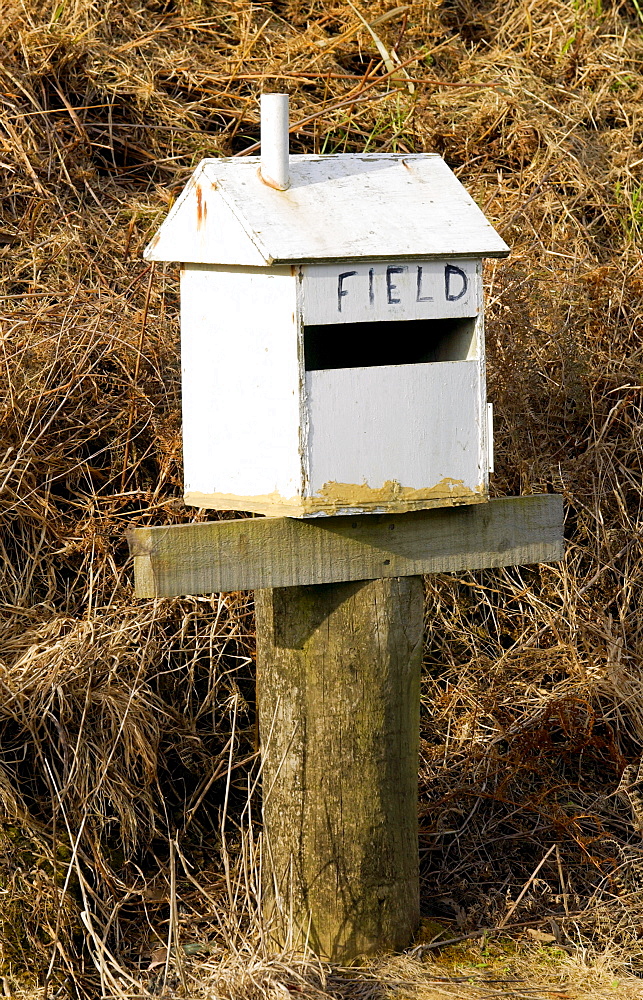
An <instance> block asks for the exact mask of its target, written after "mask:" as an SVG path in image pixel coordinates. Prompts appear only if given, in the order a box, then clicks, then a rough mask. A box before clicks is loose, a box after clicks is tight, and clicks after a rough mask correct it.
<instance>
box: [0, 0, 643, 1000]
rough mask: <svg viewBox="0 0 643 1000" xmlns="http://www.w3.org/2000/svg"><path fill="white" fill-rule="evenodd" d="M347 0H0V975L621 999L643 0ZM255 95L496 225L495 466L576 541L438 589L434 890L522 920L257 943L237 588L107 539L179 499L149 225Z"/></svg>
mask: <svg viewBox="0 0 643 1000" xmlns="http://www.w3.org/2000/svg"><path fill="white" fill-rule="evenodd" d="M357 6H358V8H359V10H360V11H361V12H362V13H363V14H364V16H365V17H366V18H367V19H368V20H369V22H370V23H371V25H372V31H373V32H375V34H376V35H377V38H378V40H379V47H378V44H376V42H375V40H374V39H373V37H372V35H371V34H370V33H369V32H368V31H367V30H366V29H365V28H364V26H363V24H362V22H361V21H360V20H359V18H358V17H357V14H356V13H355V9H354V7H353V6H351V5H350V4H344V3H342V4H321V3H319V2H314V0H312V2H310V3H308V4H306V5H304V4H303V3H299V2H298V0H292V2H288V0H284V2H281V3H276V2H275V3H272V4H256V5H253V4H250V3H247V2H243V0H167V2H166V0H158V2H155V0H141V2H140V3H136V4H131V3H126V2H124V0H107V2H106V3H104V4H103V5H102V6H99V5H98V4H93V3H91V2H88V0H60V2H58V0H51V2H47V3H46V4H44V5H43V4H41V3H38V4H36V3H35V2H33V0H21V2H14V0H9V2H7V3H5V4H4V6H3V8H2V11H1V13H0V22H1V27H2V31H1V32H0V38H1V41H0V53H1V65H0V91H1V95H0V97H1V101H2V105H1V110H0V126H1V127H0V161H1V166H0V169H2V171H3V178H2V186H3V190H2V196H3V197H2V211H1V219H0V263H1V265H2V286H1V287H2V314H1V322H2V366H3V381H2V388H1V389H0V408H1V411H2V428H3V436H2V445H1V447H0V456H1V459H0V483H1V484H2V506H1V507H0V524H1V528H2V530H1V533H0V545H1V546H2V548H1V550H0V558H1V560H2V591H1V592H2V605H1V606H0V619H1V622H2V643H1V645H0V686H1V688H2V697H1V699H0V701H1V703H0V809H1V810H2V825H1V827H0V926H1V933H0V977H2V983H3V984H4V989H5V993H8V994H9V995H13V996H16V997H19V996H30V997H36V996H43V997H44V996H54V995H58V996H67V995H69V996H72V995H74V996H87V997H93V996H96V995H97V993H98V992H100V991H102V993H103V994H104V995H105V996H131V997H134V996H137V997H138V996H147V995H151V994H156V995H158V994H159V993H161V992H163V990H165V994H166V995H173V994H174V993H176V992H179V993H180V992H181V991H183V992H189V994H190V995H194V996H203V997H204V998H206V997H208V998H210V997H215V996H217V997H230V998H235V1000H236V998H242V997H243V998H252V997H257V998H259V997H261V998H264V997H266V998H267V997H271V998H277V997H280V998H283V997H286V996H292V995H297V994H298V995H302V996H309V997H320V996H324V997H351V998H357V997H359V998H367V997H368V998H369V1000H370V998H375V997H377V998H380V997H382V998H383V997H388V996H398V997H406V996H414V997H424V998H426V1000H428V998H429V997H432V996H434V997H435V996H446V995H448V996H459V997H462V998H470V1000H474V998H478V997H482V996H484V997H489V996H495V995H504V996H511V997H526V996H530V997H531V996H534V995H538V996H549V997H557V998H561V997H590V996H591V997H595V998H599V997H609V996H613V995H614V993H615V992H618V993H619V994H621V995H623V996H632V997H634V996H640V995H641V994H642V992H643V987H641V986H640V985H639V983H640V979H639V978H638V977H640V976H641V973H642V972H643V949H642V948H641V943H640V942H641V933H642V931H641V928H642V927H643V904H642V903H641V894H640V888H641V884H642V883H641V880H642V879H643V866H642V860H641V859H642V854H641V851H642V848H641V840H640V830H637V829H636V828H635V825H634V823H633V819H634V817H633V814H632V810H631V806H630V802H629V800H628V798H627V797H626V796H623V795H620V794H618V795H617V794H615V793H616V789H617V787H618V785H619V780H620V777H621V774H622V772H623V770H624V768H625V766H626V765H627V764H629V763H631V762H633V761H636V760H638V759H639V757H640V755H641V751H642V744H643V673H642V655H641V653H642V644H643V631H642V628H641V613H640V587H641V576H642V567H643V562H642V559H643V549H642V544H641V502H642V497H643V493H642V489H641V481H642V478H643V470H642V467H641V466H642V463H641V454H642V444H643V442H642V440H641V435H642V431H641V428H642V426H643V421H642V414H641V391H642V384H643V383H642V375H643V351H642V347H641V343H642V341H641V333H642V330H643V327H642V317H643V266H642V265H643V261H642V257H641V251H640V249H639V244H640V238H641V235H642V228H643V175H642V173H641V166H642V165H643V132H642V131H641V121H642V114H641V113H642V111H643V83H642V82H641V81H642V77H641V73H640V69H641V64H642V60H643V23H642V22H643V13H642V10H641V7H640V6H639V4H638V2H637V0H626V2H618V0H617V2H614V3H610V4H608V3H607V2H606V0H554V2H552V3H548V4H536V3H532V2H530V0H508V2H506V3H503V4H500V3H497V2H495V0H487V2H485V3H481V4H473V3H470V2H469V0H442V2H439V0H436V2H426V0H418V2H412V3H410V4H407V5H404V6H403V7H399V6H398V4H397V0H395V2H394V0H376V2H372V3H370V4H369V5H367V6H366V5H361V4H360V5H357ZM384 54H385V55H384ZM385 74H388V75H387V76H386V79H380V80H379V81H377V78H378V77H383V76H384V75H385ZM262 88H265V89H280V88H286V89H288V91H289V92H290V93H291V95H292V103H293V119H294V121H296V122H299V123H300V128H299V129H298V130H297V131H296V132H295V134H294V136H293V148H294V149H295V150H296V151H321V152H338V151H352V150H355V151H358V150H363V149H365V148H366V149H369V150H376V149H377V150H400V151H411V152H417V151H423V150H433V151H437V152H440V153H442V154H443V155H444V156H445V158H446V159H447V161H448V162H449V164H450V165H451V166H452V167H453V168H454V169H455V170H456V172H457V173H458V175H459V176H460V177H461V178H462V180H463V181H464V182H465V183H466V184H467V186H468V187H469V188H470V190H471V191H472V192H473V193H474V195H475V196H476V197H477V199H478V201H479V203H480V204H481V206H482V207H483V208H484V209H485V211H486V212H487V213H488V214H489V216H490V217H491V219H492V220H493V221H494V222H495V223H496V225H497V226H498V228H499V230H500V231H501V233H502V235H503V236H504V237H505V239H506V240H507V242H508V243H510V245H511V246H512V249H513V252H512V256H511V257H510V259H509V260H508V261H507V262H499V263H494V264H491V265H489V267H488V270H487V287H488V302H489V309H488V340H489V355H490V364H489V386H490V397H491V398H492V399H493V401H494V404H495V411H496V452H497V470H498V471H497V474H496V476H495V479H494V488H495V490H496V492H497V493H498V494H512V493H518V492H522V493H531V492H546V491H554V492H562V493H563V494H564V497H565V501H566V510H567V536H568V552H567V557H566V560H565V562H564V564H562V565H561V566H555V567H541V568H535V567H529V568H522V569H515V570H503V571H493V572H491V571H489V572H484V573H476V574H470V575H467V574H462V575H461V576H460V577H452V576H444V577H440V578H432V579H430V580H429V581H428V582H427V620H428V623H429V626H430V628H429V639H428V643H427V650H426V672H425V678H424V685H425V697H424V700H423V704H424V718H423V743H422V767H421V852H422V866H423V869H422V870H423V900H424V908H425V911H426V915H427V917H430V918H431V919H433V920H437V921H439V924H440V926H441V928H442V930H441V931H440V932H439V933H440V934H441V935H442V938H443V939H444V937H445V936H446V937H449V938H452V937H456V938H457V937H462V936H464V935H467V934H472V933H474V932H477V931H479V929H480V928H490V929H492V930H493V929H494V928H497V927H498V926H499V925H500V924H501V923H502V922H503V921H505V920H507V917H508V914H509V913H510V911H511V919H510V921H508V924H509V925H510V927H511V928H512V930H511V935H512V936H511V938H503V937H502V935H497V934H494V933H491V934H490V936H489V937H488V939H484V940H483V942H482V947H481V946H480V943H479V942H478V943H475V944H470V940H471V939H465V941H464V943H463V944H462V946H459V945H455V946H453V947H454V948H455V951H453V949H451V948H444V949H442V950H440V949H439V948H436V947H433V946H432V947H429V948H424V950H423V951H422V950H421V951H419V952H417V953H416V954H415V956H413V955H409V956H404V957H401V958H396V959H392V960H387V961H386V962H384V963H381V964H379V965H374V966H372V967H369V969H365V970H359V971H358V972H357V971H353V972H350V973H349V972H342V971H341V970H333V969H329V968H327V967H323V966H320V965H319V964H318V963H316V962H315V961H314V960H313V959H312V958H310V959H301V958H297V957H293V956H288V955H282V956H270V955H269V954H268V953H267V952H266V950H265V949H264V947H263V944H262V928H261V924H260V921H259V919H258V906H259V902H258V887H257V884H256V881H257V862H256V851H257V844H256V830H255V828H254V820H253V817H254V815H255V814H256V811H257V808H258V804H257V802H256V793H255V794H251V795H250V798H249V792H252V790H253V789H254V786H255V777H256V771H255V767H256V765H255V751H256V745H255V732H254V706H253V698H254V691H253V683H252V658H253V639H252V614H251V612H252V609H251V604H250V601H249V598H248V597H247V596H246V595H227V596H223V597H219V596H214V597H213V598H208V599H200V598H185V599H183V600H176V601H162V602H156V603H155V602H151V601H148V602H143V601H135V600H134V599H133V596H132V589H131V576H130V571H129V567H128V563H127V550H126V545H125V542H124V529H125V527H126V526H127V525H128V524H131V523H137V524H161V523H171V522H179V521H182V520H190V519H194V518H195V517H197V518H198V517H200V516H201V515H200V514H198V513H197V512H195V511H190V510H187V509H186V508H184V506H183V504H182V502H181V499H180V497H181V446H180V416H179V360H178V336H177V311H178V291H177V275H176V272H175V269H174V268H173V267H172V266H168V267H157V268H156V269H153V268H150V267H148V266H147V265H145V264H144V263H143V262H142V261H141V256H140V254H141V249H142V247H143V246H144V245H145V242H146V241H147V240H148V239H149V237H150V235H151V234H152V233H153V232H154V230H155V228H156V227H157V225H158V224H159V222H160V221H161V219H162V218H163V217H164V215H165V213H166V211H167V208H168V206H169V205H170V204H171V202H172V200H173V199H174V198H175V197H176V195H177V193H178V192H179V191H180V189H181V187H182V185H183V183H184V182H185V180H186V179H187V177H188V176H189V174H190V172H191V170H192V168H193V167H194V165H195V164H196V162H198V160H199V159H200V158H201V157H202V156H203V155H206V154H207V155H234V154H237V153H243V151H244V150H246V149H248V148H249V147H250V146H251V145H252V144H253V143H254V142H255V141H256V139H257V137H258V109H257V97H258V94H259V93H260V91H261V89H262ZM224 803H225V804H226V805H225V807H224ZM553 845H555V849H554V850H553V851H551V853H549V854H548V852H549V851H550V848H551V847H552V846H553ZM543 858H546V861H545V862H544V864H543V865H542V867H540V868H539V867H538V866H539V865H540V863H541V862H542V861H543ZM535 872H537V873H536V874H534V873H535ZM521 893H522V895H521ZM518 900H520V901H519V902H518ZM516 904H517V905H516ZM552 920H553V924H552ZM516 925H517V926H516ZM529 928H531V929H535V930H536V931H538V932H539V933H540V934H541V935H542V934H544V935H545V938H544V939H543V938H541V939H539V941H538V942H536V943H534V940H533V938H530V937H529V935H528V933H527V931H528V930H529ZM552 928H553V930H552ZM507 941H508V942H509V944H507ZM502 942H505V943H504V944H503V943H502ZM511 942H513V944H512V943H511ZM436 943H437V942H436V941H434V942H433V945H435V944H436ZM425 944H429V945H430V944H431V941H430V940H429V942H425ZM168 946H169V951H168V950H167V949H168ZM458 947H461V948H462V949H464V950H462V951H458V950H457V949H458ZM494 948H495V949H497V953H494V954H495V957H493V956H492V958H493V960H491V959H490V958H489V955H490V954H492V952H493V949H494ZM476 949H477V951H476ZM485 949H486V954H485ZM499 968H500V972H498V969H499ZM503 969H506V971H502V970H503ZM444 980H448V982H445V981H444ZM610 991H611V992H610Z"/></svg>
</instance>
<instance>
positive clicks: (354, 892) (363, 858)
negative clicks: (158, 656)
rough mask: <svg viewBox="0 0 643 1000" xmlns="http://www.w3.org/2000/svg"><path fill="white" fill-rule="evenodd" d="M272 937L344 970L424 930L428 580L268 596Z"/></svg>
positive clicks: (264, 605)
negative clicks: (423, 668)
mask: <svg viewBox="0 0 643 1000" xmlns="http://www.w3.org/2000/svg"><path fill="white" fill-rule="evenodd" d="M256 602H257V692H258V704H259V725H260V733H261V744H262V780H263V821H264V822H263V828H264V834H263V836H264V844H263V858H264V863H263V864H264V867H263V873H264V896H263V909H264V915H265V917H266V927H267V928H268V929H269V933H271V935H272V937H273V940H274V943H275V944H276V946H277V947H280V946H282V945H286V946H287V947H288V948H295V949H302V948H303V947H304V945H307V947H308V948H310V949H312V951H313V952H314V953H315V954H316V955H318V956H320V957H325V958H328V959H330V960H331V961H335V962H340V963H343V964H346V963H349V962H352V961H354V960H355V959H357V958H358V957H359V956H361V955H372V954H374V953H377V952H382V951H391V950H397V949H400V948H404V947H407V946H408V944H409V943H410V941H411V938H412V936H413V933H414V932H415V930H416V928H417V925H418V922H419V876H418V844H417V772H418V735H419V715H420V712H419V708H420V663H421V651H422V611H423V594H422V580H421V579H420V578H419V577H406V578H402V579H393V580H373V581H368V582H360V583H343V584H332V585H329V586H316V587H294V588H287V589H277V590H271V591H265V590H262V591H259V592H258V593H257V595H256Z"/></svg>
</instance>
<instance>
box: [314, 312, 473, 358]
mask: <svg viewBox="0 0 643 1000" xmlns="http://www.w3.org/2000/svg"><path fill="white" fill-rule="evenodd" d="M476 325H477V319H476V317H471V318H465V319H460V318H458V319H421V320H403V321H399V320H398V321H383V322H370V323H329V324H325V325H319V326H304V361H305V367H306V371H323V370H328V369H331V368H373V367H378V366H382V365H416V364H426V363H432V362H440V361H469V360H472V359H473V358H476V357H477V356H478V350H477V333H476Z"/></svg>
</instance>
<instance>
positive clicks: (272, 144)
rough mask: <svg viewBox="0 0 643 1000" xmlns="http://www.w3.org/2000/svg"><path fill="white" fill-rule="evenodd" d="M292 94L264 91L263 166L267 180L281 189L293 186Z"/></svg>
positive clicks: (262, 169) (264, 178)
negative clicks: (290, 159) (290, 157)
mask: <svg viewBox="0 0 643 1000" xmlns="http://www.w3.org/2000/svg"><path fill="white" fill-rule="evenodd" d="M288 125H289V122H288V94H262V95H261V166H260V168H259V172H260V175H261V179H262V181H263V182H264V184H268V185H269V186H270V187H272V188H276V190H277V191H285V190H286V188H287V187H289V184H290V181H289V177H288V151H289V150H288V147H289V136H288Z"/></svg>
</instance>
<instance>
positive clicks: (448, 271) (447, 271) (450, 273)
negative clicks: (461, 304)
mask: <svg viewBox="0 0 643 1000" xmlns="http://www.w3.org/2000/svg"><path fill="white" fill-rule="evenodd" d="M456 275H457V276H458V277H459V278H460V279H461V280H462V288H461V289H460V291H459V292H458V294H457V295H454V294H453V292H452V291H451V279H452V278H454V277H455V276H456ZM468 287H469V279H468V278H467V276H466V274H465V273H464V271H463V270H462V268H461V267H455V266H454V265H453V264H447V265H446V267H445V268H444V294H445V295H446V297H447V302H457V301H458V299H461V298H462V296H463V295H464V294H465V293H466V290H467V288H468Z"/></svg>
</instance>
